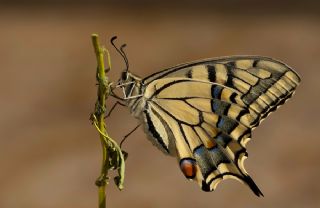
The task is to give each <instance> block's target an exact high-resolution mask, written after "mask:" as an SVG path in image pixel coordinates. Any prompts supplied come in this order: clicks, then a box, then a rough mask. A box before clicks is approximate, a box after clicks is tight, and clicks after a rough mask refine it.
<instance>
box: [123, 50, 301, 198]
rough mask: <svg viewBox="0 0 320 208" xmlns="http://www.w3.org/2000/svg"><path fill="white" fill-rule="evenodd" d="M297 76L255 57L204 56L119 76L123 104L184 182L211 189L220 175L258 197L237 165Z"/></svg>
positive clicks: (277, 63) (279, 64)
mask: <svg viewBox="0 0 320 208" xmlns="http://www.w3.org/2000/svg"><path fill="white" fill-rule="evenodd" d="M299 82H300V78H299V76H298V75H297V73H296V72H294V71H293V70H292V69H291V68H290V67H288V66H287V65H286V64H284V63H282V62H280V61H277V60H274V59H271V58H267V57H261V56H234V57H223V58H217V59H207V60H201V61H196V62H191V63H186V64H181V65H178V66H175V67H172V68H168V69H165V70H162V71H160V72H157V73H154V74H152V75H150V76H148V77H146V78H144V79H141V78H140V77H138V76H135V75H133V74H131V73H130V72H128V71H125V72H124V73H123V75H122V77H121V79H120V81H119V83H120V85H121V86H122V87H123V91H124V96H125V97H126V98H127V106H128V107H129V108H130V111H131V113H132V114H133V115H134V116H135V117H136V118H138V119H139V120H140V121H141V122H142V124H143V125H144V128H145V131H146V133H147V135H148V138H149V139H150V140H151V141H152V143H153V144H155V145H156V146H157V147H158V148H159V149H160V150H162V152H164V153H166V154H169V155H172V156H175V157H176V158H177V159H178V162H179V165H180V168H181V170H182V172H183V174H184V175H185V176H186V178H188V179H190V180H195V181H196V182H197V183H198V184H199V186H200V187H201V188H202V189H203V190H204V191H212V190H214V189H215V188H216V186H217V184H218V183H219V182H220V181H222V180H223V179H226V178H234V179H237V180H239V181H241V182H244V183H245V184H247V185H248V186H249V187H250V188H251V189H252V190H253V192H254V193H255V194H256V195H258V196H260V195H262V193H261V191H260V190H259V188H258V187H257V186H256V185H255V183H254V182H253V180H252V179H251V178H250V176H249V175H248V173H247V172H246V171H245V169H244V165H243V161H244V159H245V158H246V157H247V155H248V154H247V151H246V144H247V142H248V141H249V140H250V139H251V131H252V130H253V129H254V128H255V127H257V126H258V125H259V124H260V122H261V121H262V120H263V119H264V118H265V117H267V116H268V115H269V113H271V112H273V111H274V110H275V109H277V108H278V107H279V106H280V105H281V104H283V103H284V102H285V101H286V100H287V99H288V98H289V97H291V96H292V94H293V93H294V90H295V88H296V87H297V86H298V84H299Z"/></svg>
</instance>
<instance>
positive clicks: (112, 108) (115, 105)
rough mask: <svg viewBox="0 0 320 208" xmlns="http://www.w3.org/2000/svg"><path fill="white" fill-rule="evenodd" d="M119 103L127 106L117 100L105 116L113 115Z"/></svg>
mask: <svg viewBox="0 0 320 208" xmlns="http://www.w3.org/2000/svg"><path fill="white" fill-rule="evenodd" d="M117 105H121V106H126V105H125V104H124V103H121V102H119V101H117V102H116V103H115V104H114V105H113V106H112V107H111V109H110V111H109V112H108V113H107V115H106V116H105V117H104V118H108V117H109V116H110V115H111V113H112V111H113V110H114V109H115V108H116V107H117Z"/></svg>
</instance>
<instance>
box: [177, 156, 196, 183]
mask: <svg viewBox="0 0 320 208" xmlns="http://www.w3.org/2000/svg"><path fill="white" fill-rule="evenodd" d="M180 168H181V171H182V172H183V174H184V175H185V176H186V178H189V179H192V178H194V177H195V176H196V161H194V160H193V159H191V158H185V159H182V160H181V161H180Z"/></svg>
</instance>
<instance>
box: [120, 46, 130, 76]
mask: <svg viewBox="0 0 320 208" xmlns="http://www.w3.org/2000/svg"><path fill="white" fill-rule="evenodd" d="M126 46H127V44H123V45H122V46H121V47H120V51H121V52H122V54H123V57H124V59H125V62H126V65H127V71H128V70H129V61H128V58H127V54H126V53H125V52H124V50H123V49H124V48H125V47H126Z"/></svg>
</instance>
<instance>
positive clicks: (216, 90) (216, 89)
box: [211, 85, 222, 99]
mask: <svg viewBox="0 0 320 208" xmlns="http://www.w3.org/2000/svg"><path fill="white" fill-rule="evenodd" d="M221 91H222V88H221V87H220V86H217V85H212V88H211V95H212V97H213V98H218V99H220V96H221Z"/></svg>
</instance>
